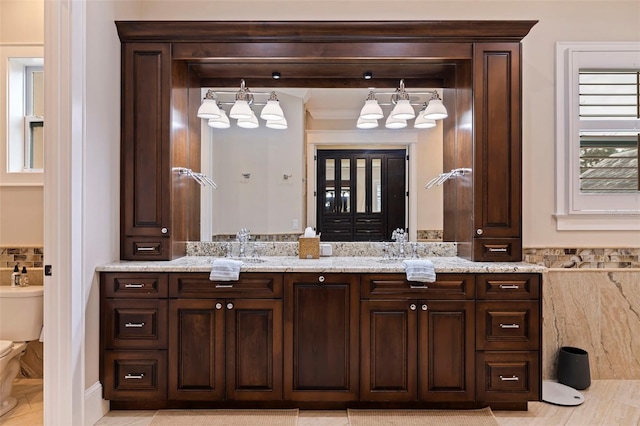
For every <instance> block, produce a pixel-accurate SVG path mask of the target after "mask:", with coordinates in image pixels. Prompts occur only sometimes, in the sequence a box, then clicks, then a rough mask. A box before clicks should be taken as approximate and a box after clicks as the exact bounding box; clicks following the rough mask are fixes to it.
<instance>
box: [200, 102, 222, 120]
mask: <svg viewBox="0 0 640 426" xmlns="http://www.w3.org/2000/svg"><path fill="white" fill-rule="evenodd" d="M198 117H200V118H219V117H220V108H218V104H217V103H216V100H215V99H205V100H204V101H202V105H200V108H198Z"/></svg>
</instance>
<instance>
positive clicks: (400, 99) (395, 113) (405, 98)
mask: <svg viewBox="0 0 640 426" xmlns="http://www.w3.org/2000/svg"><path fill="white" fill-rule="evenodd" d="M410 99H411V98H410V97H409V94H408V93H407V91H406V90H405V88H404V80H400V87H398V88H397V89H396V93H394V94H393V95H391V102H392V103H394V104H395V107H393V110H391V116H392V117H393V118H395V119H398V120H411V119H412V118H415V116H416V112H415V111H414V110H413V107H412V106H411V102H410Z"/></svg>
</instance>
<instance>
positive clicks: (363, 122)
mask: <svg viewBox="0 0 640 426" xmlns="http://www.w3.org/2000/svg"><path fill="white" fill-rule="evenodd" d="M356 127H357V128H358V129H375V128H376V127H378V120H371V119H366V118H362V116H361V117H360V118H358V122H357V123H356Z"/></svg>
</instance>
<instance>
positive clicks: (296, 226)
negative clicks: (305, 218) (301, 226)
mask: <svg viewBox="0 0 640 426" xmlns="http://www.w3.org/2000/svg"><path fill="white" fill-rule="evenodd" d="M293 229H298V219H293Z"/></svg>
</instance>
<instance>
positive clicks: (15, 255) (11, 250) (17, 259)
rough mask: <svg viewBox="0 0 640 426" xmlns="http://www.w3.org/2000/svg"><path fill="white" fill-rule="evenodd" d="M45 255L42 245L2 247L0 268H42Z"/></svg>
mask: <svg viewBox="0 0 640 426" xmlns="http://www.w3.org/2000/svg"><path fill="white" fill-rule="evenodd" d="M43 256H44V250H43V249H42V247H0V268H13V267H14V266H15V265H16V263H17V264H18V267H20V268H22V267H23V266H26V267H27V269H29V268H42V262H43Z"/></svg>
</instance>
